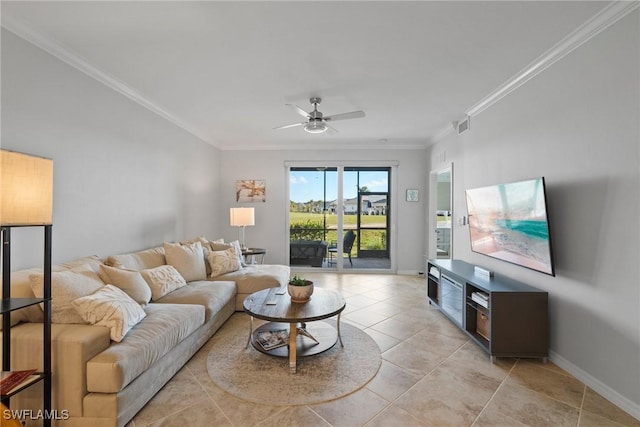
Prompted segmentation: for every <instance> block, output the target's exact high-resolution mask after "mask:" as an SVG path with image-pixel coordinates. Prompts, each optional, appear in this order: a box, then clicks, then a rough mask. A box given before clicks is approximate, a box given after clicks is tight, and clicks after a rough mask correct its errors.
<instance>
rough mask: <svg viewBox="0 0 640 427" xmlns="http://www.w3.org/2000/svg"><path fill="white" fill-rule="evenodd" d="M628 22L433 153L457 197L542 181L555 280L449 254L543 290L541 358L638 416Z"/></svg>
mask: <svg viewBox="0 0 640 427" xmlns="http://www.w3.org/2000/svg"><path fill="white" fill-rule="evenodd" d="M639 28H640V26H639V14H638V12H637V11H636V12H634V13H633V14H631V15H629V16H627V17H625V18H624V19H623V20H621V21H620V22H618V23H617V24H615V25H614V26H613V27H611V28H609V29H607V30H605V31H604V32H603V33H601V34H599V35H598V36H596V37H595V38H593V39H592V40H590V41H589V42H587V43H586V44H585V45H583V46H581V47H580V48H578V49H577V50H576V51H574V52H572V53H571V54H570V55H568V56H567V57H565V58H563V59H562V60H560V61H559V62H557V63H556V64H554V65H553V66H552V67H551V68H550V69H548V70H546V71H544V72H543V73H542V74H540V75H538V76H537V77H535V78H534V79H533V80H531V81H529V82H528V83H527V84H525V85H524V86H523V87H521V88H519V89H518V90H516V91H515V92H513V93H512V94H510V95H509V96H507V97H506V98H504V99H502V100H501V101H499V102H498V103H497V104H495V105H493V106H492V107H490V108H489V109H487V110H485V111H484V112H482V113H480V114H479V115H477V116H475V117H473V118H472V121H471V131H470V132H467V133H465V134H462V135H460V136H450V137H448V138H447V139H446V140H443V141H441V142H440V143H438V144H437V145H436V146H434V147H433V148H432V151H431V159H432V160H431V165H432V168H434V169H435V168H437V167H438V166H439V165H440V164H441V161H442V158H443V154H445V153H446V160H447V162H449V161H453V163H454V174H455V176H454V204H455V206H454V212H455V215H456V217H458V216H460V215H463V214H466V205H465V200H464V190H465V189H466V188H473V187H479V186H484V185H490V184H495V183H500V182H509V181H517V180H520V179H526V178H532V177H536V176H544V177H545V179H546V184H547V195H548V204H549V216H550V220H551V232H552V240H553V242H552V243H553V249H554V252H555V253H554V255H555V256H554V258H555V261H556V272H557V276H556V277H550V276H547V275H544V274H541V273H536V272H533V271H530V270H527V269H525V268H522V267H517V266H514V265H511V264H508V263H505V262H502V261H498V260H494V259H492V258H488V257H485V256H482V255H479V254H476V253H472V252H471V249H470V244H469V234H468V228H467V227H459V226H456V227H455V229H456V230H455V231H456V233H454V236H455V237H454V238H455V243H454V256H455V257H456V258H460V259H464V260H467V261H469V262H472V263H474V264H479V265H483V266H486V267H488V268H490V269H492V270H495V271H497V272H500V273H503V274H505V275H508V276H510V277H513V278H516V279H519V280H522V281H524V282H527V283H529V284H531V285H534V286H536V287H538V288H540V289H543V290H545V291H548V292H549V306H550V307H549V308H550V325H551V330H550V334H551V335H550V339H551V342H550V346H551V351H552V360H554V361H555V362H557V363H558V364H559V365H561V366H562V367H564V368H565V369H568V370H569V371H570V372H573V373H574V374H577V375H578V376H579V377H580V378H581V379H582V380H583V381H585V382H587V384H588V385H590V386H591V387H592V388H594V389H596V391H598V392H600V393H601V394H603V395H604V396H605V397H608V398H609V399H610V400H613V401H614V402H615V403H617V404H618V405H619V406H622V407H623V408H624V409H626V410H627V411H628V412H631V413H633V414H634V415H635V416H636V417H640V269H639V265H640V228H639V225H638V224H639V222H640V216H639V213H640V212H639V205H640V196H639V187H640V178H639V169H640V168H639V165H640V163H639V148H638V147H639V141H640V131H639V117H640V106H639V103H640V90H639V86H640V85H639V82H640V70H639V63H640V55H639V52H640V43H639V41H638V40H639V36H640V34H639Z"/></svg>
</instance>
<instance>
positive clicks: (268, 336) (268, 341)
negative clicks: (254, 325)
mask: <svg viewBox="0 0 640 427" xmlns="http://www.w3.org/2000/svg"><path fill="white" fill-rule="evenodd" d="M256 341H258V344H260V346H261V347H262V348H263V349H265V350H273V349H274V348H278V347H282V346H285V345H287V344H289V331H287V330H286V329H276V330H265V331H259V332H258V333H257V334H256Z"/></svg>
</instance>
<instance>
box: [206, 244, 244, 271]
mask: <svg viewBox="0 0 640 427" xmlns="http://www.w3.org/2000/svg"><path fill="white" fill-rule="evenodd" d="M210 244H211V249H212V250H214V251H225V250H227V249H229V248H235V250H236V252H235V253H236V256H237V257H238V262H239V263H240V266H241V267H246V266H247V265H246V264H245V263H244V257H243V256H242V249H241V248H240V242H239V241H237V240H234V241H233V242H229V243H224V242H210Z"/></svg>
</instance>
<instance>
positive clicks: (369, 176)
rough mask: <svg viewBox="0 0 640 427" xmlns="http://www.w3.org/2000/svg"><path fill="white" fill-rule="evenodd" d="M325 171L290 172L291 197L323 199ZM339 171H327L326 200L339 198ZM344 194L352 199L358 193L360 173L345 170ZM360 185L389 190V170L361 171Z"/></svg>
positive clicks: (370, 189) (297, 198) (301, 200)
mask: <svg viewBox="0 0 640 427" xmlns="http://www.w3.org/2000/svg"><path fill="white" fill-rule="evenodd" d="M324 175H325V173H324V171H291V173H290V174H289V197H290V198H291V200H292V201H294V202H308V201H309V200H322V199H323V198H324V197H325V195H324V190H323V187H324V180H325V176H324ZM337 182H338V173H337V172H336V171H327V172H326V185H327V188H326V200H327V201H333V200H335V199H336V198H337V195H338V190H337ZM343 185H344V190H343V193H344V194H343V196H344V198H345V199H351V198H354V197H356V196H357V193H358V173H357V172H354V171H345V172H344V178H343ZM360 186H361V187H367V189H368V191H382V192H387V191H388V188H389V180H388V172H386V171H361V172H360Z"/></svg>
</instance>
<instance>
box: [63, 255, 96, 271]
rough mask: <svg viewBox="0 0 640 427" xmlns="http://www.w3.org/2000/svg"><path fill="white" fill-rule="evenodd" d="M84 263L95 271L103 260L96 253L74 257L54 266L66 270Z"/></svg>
mask: <svg viewBox="0 0 640 427" xmlns="http://www.w3.org/2000/svg"><path fill="white" fill-rule="evenodd" d="M86 264H88V265H89V267H91V269H92V270H93V271H95V272H96V273H97V272H98V270H100V266H101V265H103V262H102V259H100V257H99V256H98V255H89V256H85V257H82V258H78V259H74V260H72V261H67V262H62V263H60V264H58V265H57V266H56V267H59V268H60V269H65V270H68V269H72V268H76V267H80V266H81V265H86Z"/></svg>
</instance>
